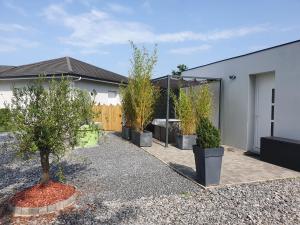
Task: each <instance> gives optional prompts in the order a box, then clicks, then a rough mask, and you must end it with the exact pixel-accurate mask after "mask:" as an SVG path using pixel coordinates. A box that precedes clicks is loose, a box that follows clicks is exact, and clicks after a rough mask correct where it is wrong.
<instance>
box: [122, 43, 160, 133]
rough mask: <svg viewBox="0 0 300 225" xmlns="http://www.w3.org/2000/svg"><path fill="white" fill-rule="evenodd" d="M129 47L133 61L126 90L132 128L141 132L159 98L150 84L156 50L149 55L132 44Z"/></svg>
mask: <svg viewBox="0 0 300 225" xmlns="http://www.w3.org/2000/svg"><path fill="white" fill-rule="evenodd" d="M131 45H132V48H133V59H132V60H131V63H132V67H131V71H130V75H129V81H128V86H127V90H128V93H130V101H131V105H130V107H132V112H131V113H132V116H133V128H134V129H135V130H137V131H139V132H143V131H144V129H145V128H146V126H147V125H148V123H149V122H150V121H151V119H152V115H153V112H154V106H155V103H156V100H157V98H158V97H159V91H158V89H157V88H156V87H155V86H154V85H153V84H152V82H151V77H152V73H153V69H154V66H155V64H156V62H157V54H156V49H154V52H153V54H152V55H149V53H148V51H147V50H146V49H145V48H143V49H139V48H137V47H136V46H135V45H134V44H133V43H131Z"/></svg>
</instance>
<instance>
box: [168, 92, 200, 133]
mask: <svg viewBox="0 0 300 225" xmlns="http://www.w3.org/2000/svg"><path fill="white" fill-rule="evenodd" d="M171 98H172V100H173V103H174V107H175V112H176V116H177V118H178V119H180V120H181V122H180V131H181V134H183V135H190V134H194V133H195V128H196V120H195V113H194V110H193V102H192V98H191V96H190V94H189V93H186V92H185V91H184V90H183V89H180V91H179V96H178V98H177V96H175V95H174V93H171Z"/></svg>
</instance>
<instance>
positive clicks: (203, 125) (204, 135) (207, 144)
mask: <svg viewBox="0 0 300 225" xmlns="http://www.w3.org/2000/svg"><path fill="white" fill-rule="evenodd" d="M220 142H221V138H220V132H219V130H218V129H217V128H215V127H214V126H213V124H212V123H211V121H210V120H209V119H208V118H207V117H203V118H200V120H199V122H198V125H197V145H198V146H200V147H201V148H217V147H219V146H220Z"/></svg>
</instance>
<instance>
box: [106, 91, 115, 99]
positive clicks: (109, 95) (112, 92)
mask: <svg viewBox="0 0 300 225" xmlns="http://www.w3.org/2000/svg"><path fill="white" fill-rule="evenodd" d="M115 97H117V92H116V91H108V98H115Z"/></svg>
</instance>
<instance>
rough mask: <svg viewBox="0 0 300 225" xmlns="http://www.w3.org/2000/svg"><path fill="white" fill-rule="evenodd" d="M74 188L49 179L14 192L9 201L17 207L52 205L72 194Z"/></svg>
mask: <svg viewBox="0 0 300 225" xmlns="http://www.w3.org/2000/svg"><path fill="white" fill-rule="evenodd" d="M74 192H75V188H74V187H73V186H71V185H67V184H62V183H58V182H54V181H49V182H48V183H47V184H45V185H42V184H37V185H34V186H32V187H29V188H27V189H25V190H23V191H21V192H18V193H16V194H15V195H14V196H13V197H12V198H11V199H10V203H11V204H12V205H14V206H17V207H41V206H47V205H52V204H54V203H56V202H59V201H62V200H65V199H67V198H69V197H70V196H71V195H73V194H74Z"/></svg>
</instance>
